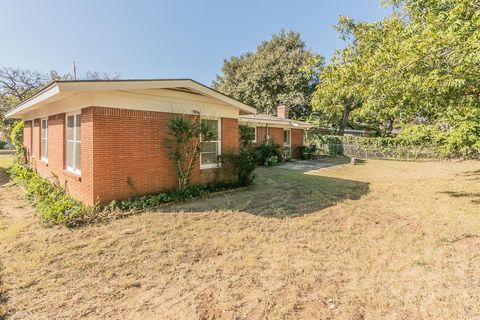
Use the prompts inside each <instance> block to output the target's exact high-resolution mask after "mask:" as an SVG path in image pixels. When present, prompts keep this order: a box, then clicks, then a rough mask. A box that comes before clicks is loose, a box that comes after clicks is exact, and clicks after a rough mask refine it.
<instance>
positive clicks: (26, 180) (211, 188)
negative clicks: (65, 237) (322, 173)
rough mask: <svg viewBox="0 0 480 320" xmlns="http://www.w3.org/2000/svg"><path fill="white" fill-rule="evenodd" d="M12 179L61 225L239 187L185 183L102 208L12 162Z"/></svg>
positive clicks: (44, 213)
mask: <svg viewBox="0 0 480 320" xmlns="http://www.w3.org/2000/svg"><path fill="white" fill-rule="evenodd" d="M9 172H10V175H11V176H12V178H13V179H14V180H15V181H17V182H18V183H19V184H20V185H22V186H23V187H24V188H25V190H26V192H27V198H28V200H29V201H30V202H31V203H32V205H33V206H34V207H35V209H36V210H37V211H38V213H39V215H40V217H41V219H42V221H43V222H45V223H46V224H48V225H54V224H64V225H66V226H68V227H73V226H78V225H80V224H85V223H90V222H95V221H98V220H101V219H103V218H105V217H108V216H109V214H110V213H112V212H116V211H120V210H121V211H130V210H140V209H146V208H149V207H155V206H158V205H160V204H164V203H167V202H180V201H186V200H189V199H193V198H198V197H203V196H206V195H208V194H209V193H212V192H219V191H225V190H229V189H233V188H238V187H241V186H243V185H242V184H240V183H239V182H237V181H233V182H229V181H226V182H223V181H222V182H216V183H210V184H206V185H193V186H187V187H186V188H184V189H181V190H171V191H166V192H162V193H158V194H154V195H148V196H141V197H135V198H132V199H128V200H124V201H112V202H111V203H110V204H109V205H107V206H105V207H103V208H102V207H99V206H87V205H84V204H82V203H81V202H79V201H77V200H75V199H73V198H72V197H71V196H69V195H68V194H67V193H66V192H65V190H64V189H63V188H62V186H60V185H59V184H58V183H53V182H51V181H49V180H47V179H44V178H42V177H40V176H39V175H38V174H37V173H36V172H35V171H33V170H32V169H31V168H29V167H26V166H22V165H20V164H17V163H16V164H14V165H13V166H12V167H11V168H10V169H9Z"/></svg>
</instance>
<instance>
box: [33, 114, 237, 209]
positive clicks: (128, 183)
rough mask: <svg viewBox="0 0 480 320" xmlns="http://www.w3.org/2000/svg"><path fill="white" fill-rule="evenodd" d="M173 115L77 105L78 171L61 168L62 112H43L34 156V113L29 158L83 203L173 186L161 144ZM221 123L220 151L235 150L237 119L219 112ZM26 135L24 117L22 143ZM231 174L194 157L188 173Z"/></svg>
mask: <svg viewBox="0 0 480 320" xmlns="http://www.w3.org/2000/svg"><path fill="white" fill-rule="evenodd" d="M172 116H173V114H170V113H162V112H150V111H138V110H126V109H115V108H104V107H89V108H84V109H82V116H81V119H82V127H81V141H82V147H81V171H82V174H81V176H77V175H75V174H73V173H70V172H68V171H66V170H65V122H66V118H65V114H64V113H62V114H57V115H53V116H50V117H49V118H48V125H49V127H48V163H45V162H43V161H39V158H40V156H39V154H40V119H36V120H35V123H37V122H38V134H35V136H34V137H35V140H36V141H34V155H35V157H34V158H33V159H31V162H30V163H31V165H32V166H33V167H34V168H35V169H36V170H37V171H38V172H39V174H41V175H42V176H43V177H45V178H48V179H51V180H57V181H58V182H60V184H61V185H63V186H65V188H66V189H67V190H68V192H69V193H70V194H71V195H72V196H74V197H75V198H77V199H79V200H81V201H83V202H85V203H87V204H94V203H101V204H105V203H108V202H110V201H111V200H113V199H126V198H129V197H132V196H136V195H145V194H152V193H157V192H160V191H164V190H169V189H172V188H176V187H177V176H176V172H175V165H174V163H173V161H172V160H170V159H169V158H168V156H167V150H166V148H165V138H166V136H167V129H166V127H167V122H168V120H169V119H170V118H171V117H172ZM37 120H38V121H37ZM35 128H36V127H35ZM221 129H222V137H221V150H222V154H224V153H227V152H236V151H238V148H239V144H238V120H237V119H232V118H222V120H221ZM34 130H36V129H34ZM30 136H31V135H30V127H29V124H28V122H26V123H25V128H24V145H25V146H26V147H27V149H29V145H30ZM231 178H232V176H231V175H230V173H229V171H228V166H224V167H223V168H220V169H208V170H200V162H199V160H197V163H196V166H195V169H194V171H193V173H192V183H194V184H197V183H198V184H199V183H207V182H211V181H214V180H215V179H231Z"/></svg>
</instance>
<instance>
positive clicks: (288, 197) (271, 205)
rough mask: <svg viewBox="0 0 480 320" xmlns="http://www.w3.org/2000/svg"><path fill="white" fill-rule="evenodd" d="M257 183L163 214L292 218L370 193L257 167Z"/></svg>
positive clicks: (360, 186)
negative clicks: (223, 212) (236, 213)
mask: <svg viewBox="0 0 480 320" xmlns="http://www.w3.org/2000/svg"><path fill="white" fill-rule="evenodd" d="M256 175H257V177H256V180H255V184H254V185H253V186H252V187H250V188H248V189H247V190H242V191H236V192H231V193H225V194H221V195H217V196H211V197H207V198H206V199H201V200H195V201H191V202H187V203H180V204H174V205H171V206H168V207H165V208H163V209H162V210H161V211H163V212H178V211H186V212H203V211H219V210H238V211H242V212H247V213H251V214H255V215H261V216H266V217H277V218H282V217H287V216H289V217H292V216H299V215H304V214H308V213H313V212H316V211H319V210H321V209H324V208H327V207H330V206H333V205H335V204H336V203H338V202H342V201H345V200H348V199H351V200H355V199H358V198H360V197H361V196H362V195H365V194H366V193H367V192H368V190H369V184H368V183H366V182H360V181H352V180H344V179H338V178H330V177H322V176H315V175H307V174H304V173H303V172H302V171H300V170H289V169H283V168H279V167H274V168H258V169H257V170H256Z"/></svg>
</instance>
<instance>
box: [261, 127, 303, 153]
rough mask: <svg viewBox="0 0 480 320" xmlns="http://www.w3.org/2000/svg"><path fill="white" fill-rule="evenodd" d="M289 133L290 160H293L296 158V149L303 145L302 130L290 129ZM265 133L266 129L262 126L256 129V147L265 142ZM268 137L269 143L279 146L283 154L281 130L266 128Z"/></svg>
mask: <svg viewBox="0 0 480 320" xmlns="http://www.w3.org/2000/svg"><path fill="white" fill-rule="evenodd" d="M290 131H291V133H290V135H291V136H290V139H291V144H292V158H294V159H295V158H297V156H298V154H297V147H299V146H302V145H303V135H304V130H303V129H291V130H290ZM265 133H266V127H264V126H262V127H257V142H256V144H257V145H258V144H262V143H264V142H265ZM268 136H269V137H270V140H271V141H273V142H274V143H277V144H279V145H280V147H281V149H282V154H283V128H274V127H268Z"/></svg>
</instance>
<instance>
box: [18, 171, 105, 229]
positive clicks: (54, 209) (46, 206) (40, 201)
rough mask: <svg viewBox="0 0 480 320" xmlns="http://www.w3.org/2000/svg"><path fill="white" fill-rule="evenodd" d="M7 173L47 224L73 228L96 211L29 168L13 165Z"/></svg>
mask: <svg viewBox="0 0 480 320" xmlns="http://www.w3.org/2000/svg"><path fill="white" fill-rule="evenodd" d="M9 171H10V175H11V176H12V178H13V179H14V180H15V181H17V182H18V183H20V184H21V185H22V186H23V187H24V188H25V190H26V191H27V198H28V200H29V201H30V202H31V203H32V205H33V206H34V207H35V209H37V211H38V213H39V214H40V217H41V219H42V220H43V221H44V222H45V223H47V224H65V225H67V226H73V225H75V224H77V223H78V222H79V221H80V220H82V219H83V218H84V216H86V215H87V214H91V213H92V212H93V211H95V210H96V208H94V207H89V206H86V205H84V204H82V203H81V202H79V201H77V200H75V199H73V198H72V197H70V196H69V195H67V194H66V193H65V190H64V189H63V188H62V187H61V186H60V185H59V184H58V183H52V182H51V181H49V180H47V179H44V178H42V177H40V176H39V175H38V174H37V173H36V172H35V171H33V170H32V169H31V168H28V167H25V166H22V165H20V164H18V163H15V164H14V165H13V166H12V167H11V168H10V169H9Z"/></svg>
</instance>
